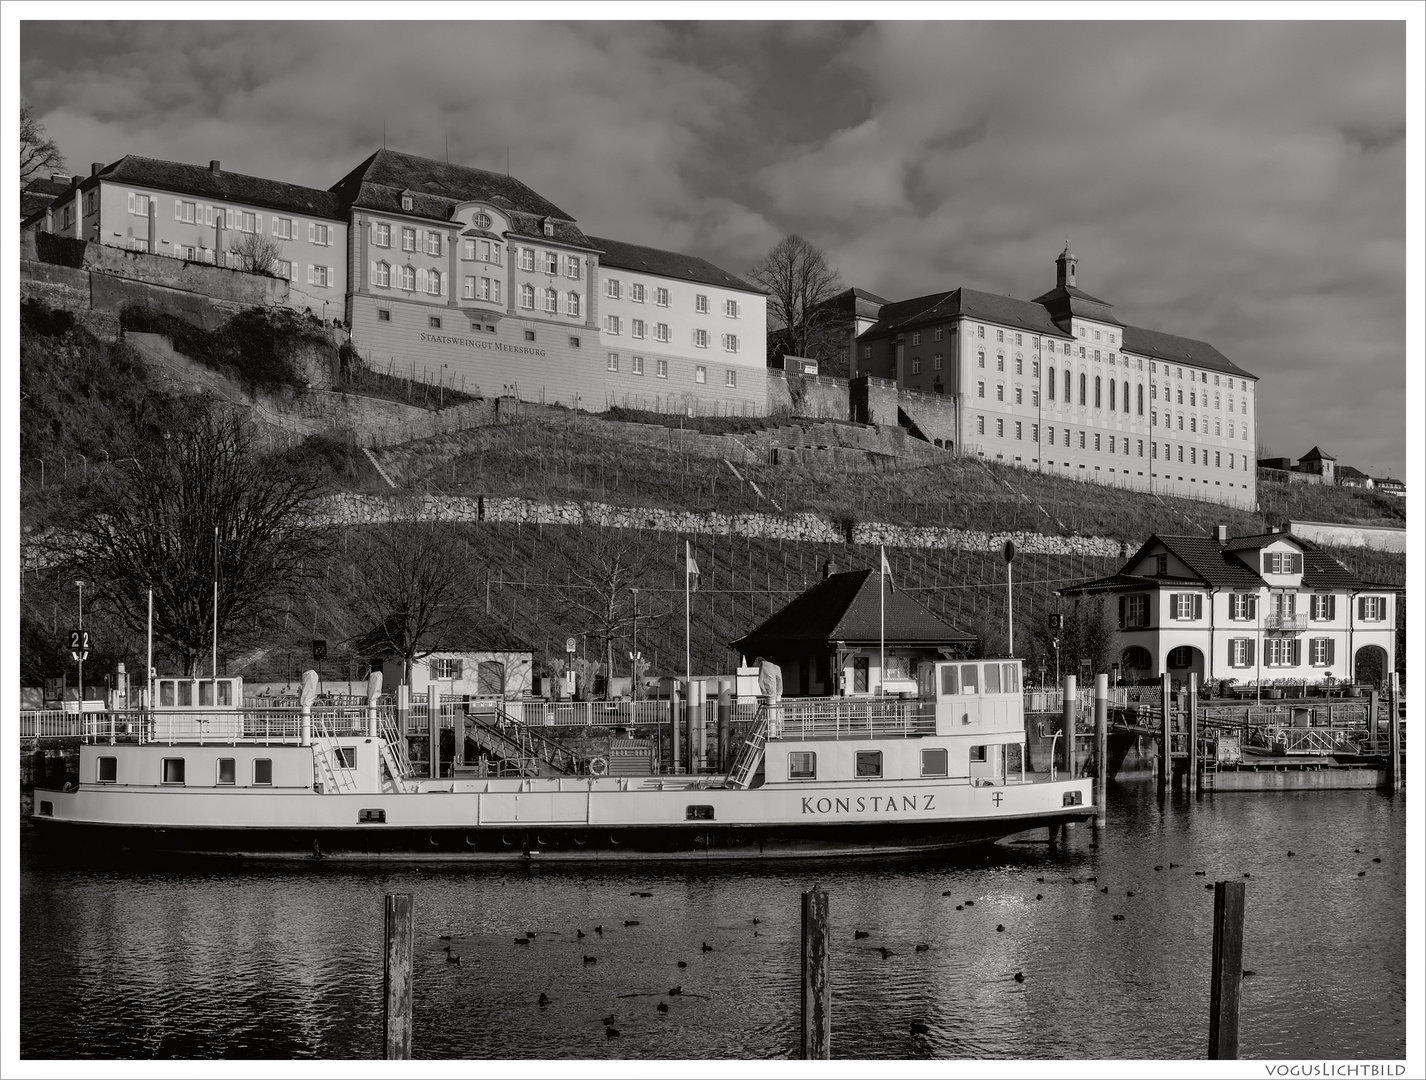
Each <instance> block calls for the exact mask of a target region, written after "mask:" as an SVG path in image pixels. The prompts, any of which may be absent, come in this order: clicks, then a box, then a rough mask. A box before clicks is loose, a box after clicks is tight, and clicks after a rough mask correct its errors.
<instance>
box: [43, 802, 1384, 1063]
mask: <svg viewBox="0 0 1426 1080" xmlns="http://www.w3.org/2000/svg"><path fill="white" fill-rule="evenodd" d="M27 832H28V830H27ZM1405 838H1406V803H1405V799H1404V797H1402V796H1398V797H1396V798H1391V797H1388V796H1384V795H1381V794H1378V793H1375V792H1361V791H1344V792H1306V793H1302V794H1285V793H1261V794H1241V793H1237V794H1229V793H1221V794H1216V795H1207V796H1202V797H1201V798H1200V799H1199V800H1198V801H1197V802H1196V803H1193V804H1190V803H1189V802H1187V801H1185V800H1184V798H1183V797H1182V796H1175V797H1172V798H1169V799H1160V798H1159V797H1158V796H1157V795H1156V793H1155V791H1154V786H1153V783H1152V782H1151V781H1145V782H1133V781H1131V782H1128V783H1125V784H1121V785H1118V786H1117V787H1115V788H1112V789H1111V792H1110V823H1109V826H1108V828H1107V829H1105V830H1104V831H1103V832H1102V834H1100V836H1099V838H1098V843H1097V844H1096V843H1095V835H1094V833H1093V832H1092V831H1091V829H1090V828H1089V827H1088V826H1081V827H1078V828H1077V829H1075V830H1074V835H1073V837H1072V838H1071V840H1070V842H1069V843H1068V844H1067V845H1064V846H1063V847H1062V848H1060V849H1059V850H1056V851H1051V850H1050V849H1049V847H1048V845H1047V844H1046V843H1045V839H1044V832H1043V831H1040V832H1039V833H1036V834H1029V835H1027V836H1025V837H1022V838H1021V841H1022V842H1009V843H1005V844H1002V845H1000V846H998V847H995V848H992V849H989V850H988V851H986V852H983V853H981V854H978V855H976V856H975V857H974V858H973V860H971V861H967V860H966V859H965V857H964V856H961V857H958V858H949V857H947V858H937V859H934V860H925V859H920V860H914V861H911V860H896V861H876V862H865V863H861V864H848V863H798V864H788V865H762V866H748V867H742V868H736V867H727V866H724V867H715V868H688V867H655V866H647V867H636V868H629V867H621V868H617V869H599V868H571V867H559V868H553V867H543V866H539V865H528V866H527V865H521V866H511V867H509V868H489V867H481V868H466V867H449V868H447V867H428V868H413V869H405V868H400V869H392V870H382V869H352V868H342V867H333V866H329V865H320V864H314V865H311V866H292V867H288V866H264V867H261V868H255V867H244V868H232V869H220V870H209V869H203V870H186V871H183V872H156V871H155V870H153V869H151V868H148V869H137V868H136V869H132V870H125V869H94V868H90V869H74V868H68V867H63V866H56V865H54V864H53V863H52V862H51V861H50V860H49V859H40V858H38V857H37V853H36V852H35V851H33V850H32V849H31V848H29V847H28V846H27V847H26V848H25V852H24V859H23V866H22V874H21V881H20V902H21V941H20V947H21V956H20V979H21V1003H20V1039H21V1045H20V1051H21V1054H22V1056H23V1057H27V1058H71V1057H101V1058H218V1057H226V1058H242V1057H260V1058H362V1057H367V1058H370V1057H378V1056H379V1055H380V1049H381V1039H382V1011H381V987H382V925H383V896H384V894H386V893H388V892H409V893H411V894H412V896H413V898H414V901H413V902H414V908H415V923H416V935H417V939H416V952H415V962H414V973H413V974H414V1001H415V1007H414V1045H415V1053H416V1056H417V1057H418V1058H437V1059H441V1058H753V1059H764V1058H778V1057H790V1056H796V1053H797V1046H798V1030H799V1028H798V1024H799V1011H798V1010H799V970H800V969H799V964H800V952H799V949H800V901H799V896H800V893H801V892H802V890H804V889H806V888H810V887H811V886H812V885H813V884H819V885H820V886H821V887H822V888H823V889H825V890H826V891H827V892H829V893H830V909H831V925H832V933H833V939H834V950H833V953H832V957H831V963H832V969H831V971H832V984H833V1003H832V1032H833V1034H832V1049H833V1055H834V1057H837V1058H952V1059H955V1058H959V1059H976V1058H1000V1059H1012V1060H1013V1059H1053V1058H1078V1059H1133V1058H1169V1059H1179V1058H1202V1057H1204V1056H1205V1054H1206V1047H1207V1040H1208V1035H1207V1031H1208V1001H1209V973H1210V968H1211V955H1212V939H1213V925H1212V917H1213V893H1212V892H1211V891H1210V890H1209V889H1207V888H1205V885H1206V884H1208V883H1211V882H1213V881H1214V880H1245V878H1246V885H1247V902H1246V918H1245V930H1244V949H1243V952H1244V957H1243V966H1244V967H1245V968H1247V969H1249V970H1252V971H1254V972H1255V974H1254V975H1252V976H1250V977H1248V978H1245V979H1244V981H1243V987H1242V1010H1241V1020H1240V1037H1239V1045H1240V1056H1241V1057H1244V1058H1267V1059H1276V1058H1312V1059H1321V1058H1327V1059H1337V1058H1353V1059H1364V1058H1365V1059H1383V1058H1401V1057H1403V1056H1404V1055H1405V1052H1406V955H1405V945H1406V881H1405V876H1406V875H1405V846H1406V845H1405ZM27 844H28V841H27ZM1355 849H1360V853H1357V851H1356V850H1355ZM1288 851H1292V852H1294V853H1295V854H1293V855H1292V856H1289V855H1288V854H1287V853H1288ZM1375 859H1380V860H1381V861H1380V862H1376V861H1374V860H1375ZM1170 864H1179V865H1177V866H1171V865H1170ZM1158 866H1162V867H1163V869H1161V870H1160V869H1156V867H1158ZM1196 870H1203V871H1206V874H1205V875H1204V876H1197V875H1195V873H1194V872H1195V871H1196ZM1362 871H1365V876H1360V875H1361V872H1362ZM1090 877H1093V878H1097V881H1094V882H1086V881H1084V879H1085V878H1090ZM1040 878H1044V881H1043V882H1041V881H1040V880H1039V879H1040ZM1072 879H1080V883H1079V884H1074V883H1072ZM1102 888H1108V890H1109V891H1108V893H1107V894H1106V893H1103V892H1101V891H1100V890H1101V889H1102ZM947 891H949V893H950V895H949V896H946V895H943V893H945V892H947ZM641 892H648V893H652V895H651V896H647V897H645V896H638V895H633V894H636V893H641ZM1129 892H1132V893H1133V894H1134V895H1133V896H1129V895H1127V894H1128V893H1129ZM968 902H971V903H970V904H969V906H967V903H968ZM1116 914H1118V915H1123V916H1124V918H1123V920H1122V921H1118V920H1115V919H1114V918H1113V916H1114V915H1116ZM754 920H757V922H756V923H755V922H754ZM628 923H636V925H627V924H628ZM596 926H600V927H602V928H603V933H602V934H599V933H597V932H596V929H595V927H596ZM1002 926H1003V927H1004V929H1003V930H1000V929H998V928H999V927H1002ZM531 930H533V931H534V932H535V937H534V939H533V941H531V942H530V943H529V944H526V945H517V944H515V939H516V938H517V937H521V938H523V937H524V936H525V935H526V932H527V931H531ZM581 930H582V931H583V933H584V934H585V935H586V936H585V937H583V938H580V937H578V936H577V931H581ZM857 930H861V931H865V932H866V934H867V935H868V936H866V937H864V938H857V937H856V936H855V931H857ZM442 934H449V935H451V941H450V944H451V945H452V949H453V952H454V953H455V954H457V955H459V956H460V957H461V958H462V962H461V964H460V965H458V966H457V965H455V964H450V963H447V962H446V959H445V952H444V951H443V948H442V946H443V945H444V944H446V943H445V942H443V941H442V940H441V935H442ZM705 943H706V944H707V945H708V946H710V951H705V950H704V948H703V945H704V944H705ZM918 944H924V945H926V946H928V948H927V949H926V950H925V951H917V949H916V946H917V945H918ZM882 947H885V948H887V949H889V950H890V951H891V955H890V956H888V957H885V958H883V956H882V954H881V952H880V951H879V950H880V948H882ZM586 956H591V957H594V958H595V960H596V962H594V963H586V962H585V960H584V958H585V957H586ZM679 961H683V962H684V963H685V964H686V965H687V966H686V967H683V968H680V967H678V962H679ZM1017 972H1020V973H1021V974H1023V975H1024V981H1023V982H1017V981H1016V980H1015V978H1014V976H1015V974H1016V973H1017ZM675 987H681V988H682V993H680V994H676V995H672V996H670V994H669V991H670V990H671V989H673V988H675ZM541 993H544V994H546V995H548V997H549V998H550V999H551V1001H550V1004H548V1005H546V1006H540V1005H539V1004H538V999H539V996H540V994H541ZM659 1003H664V1004H666V1005H668V1010H667V1011H666V1012H660V1011H659V1010H658V1008H657V1006H658V1004H659ZM611 1014H612V1015H613V1017H614V1027H615V1028H616V1029H617V1030H618V1031H619V1033H620V1034H619V1037H617V1038H610V1037H608V1036H607V1035H606V1032H605V1023H604V1022H603V1020H604V1018H605V1017H608V1016H609V1015H611ZM913 1021H915V1022H919V1023H922V1024H924V1025H925V1026H926V1027H927V1029H928V1030H927V1032H926V1033H925V1034H915V1035H913V1034H912V1033H911V1024H912V1022H913Z"/></svg>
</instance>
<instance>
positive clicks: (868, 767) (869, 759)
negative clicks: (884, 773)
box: [857, 750, 881, 779]
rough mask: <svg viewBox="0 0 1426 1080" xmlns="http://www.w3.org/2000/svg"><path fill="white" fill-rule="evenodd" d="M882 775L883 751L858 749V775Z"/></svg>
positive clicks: (860, 776) (861, 776) (859, 777)
mask: <svg viewBox="0 0 1426 1080" xmlns="http://www.w3.org/2000/svg"><path fill="white" fill-rule="evenodd" d="M880 775H881V751H880V750H858V751H857V777H858V779H861V778H863V777H879V776H880Z"/></svg>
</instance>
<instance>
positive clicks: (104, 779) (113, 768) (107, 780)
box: [96, 757, 119, 784]
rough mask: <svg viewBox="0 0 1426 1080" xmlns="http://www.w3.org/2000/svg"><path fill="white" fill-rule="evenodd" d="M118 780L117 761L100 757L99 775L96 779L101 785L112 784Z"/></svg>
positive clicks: (116, 759)
mask: <svg viewBox="0 0 1426 1080" xmlns="http://www.w3.org/2000/svg"><path fill="white" fill-rule="evenodd" d="M118 778H119V759H118V758H112V757H102V758H100V759H99V775H98V776H97V777H96V779H97V780H98V781H99V783H101V784H112V783H113V782H114V781H115V780H117V779H118Z"/></svg>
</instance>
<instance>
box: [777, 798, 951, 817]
mask: <svg viewBox="0 0 1426 1080" xmlns="http://www.w3.org/2000/svg"><path fill="white" fill-rule="evenodd" d="M935 798H936V796H935V795H857V796H855V797H852V796H848V797H847V798H845V799H819V798H817V797H816V796H814V795H807V796H804V797H803V799H802V812H803V813H804V814H832V813H837V814H865V813H867V812H871V813H873V814H890V813H899V812H901V811H903V810H934V809H935V808H936V807H935V805H934V801H935Z"/></svg>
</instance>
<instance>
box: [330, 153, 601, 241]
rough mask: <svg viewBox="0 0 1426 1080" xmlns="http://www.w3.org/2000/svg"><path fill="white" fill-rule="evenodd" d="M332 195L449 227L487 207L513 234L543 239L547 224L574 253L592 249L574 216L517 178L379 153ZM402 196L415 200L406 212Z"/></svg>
mask: <svg viewBox="0 0 1426 1080" xmlns="http://www.w3.org/2000/svg"><path fill="white" fill-rule="evenodd" d="M331 191H332V193H333V194H334V195H335V196H337V198H338V199H339V200H340V201H341V203H342V205H343V206H344V207H346V208H348V209H351V208H356V209H361V210H376V211H381V212H385V213H389V214H410V215H413V216H415V217H423V218H434V219H435V220H437V221H449V220H450V219H451V214H452V212H453V211H454V210H455V208H456V207H457V206H459V205H460V204H461V203H467V202H486V203H489V204H490V205H491V206H494V207H496V208H498V209H500V210H501V211H503V212H504V213H506V214H507V215H508V216H509V217H510V224H511V231H512V232H514V233H516V234H518V235H521V236H529V237H537V238H544V236H545V232H544V225H545V222H546V220H547V219H548V220H549V223H550V224H551V225H552V226H553V227H554V235H553V236H551V237H550V239H553V240H557V241H559V242H560V243H562V244H567V245H569V246H571V247H583V248H588V247H592V246H593V245H591V244H590V242H589V239H588V237H586V236H585V235H584V233H583V232H581V231H580V229H579V227H578V226H577V225H575V224H574V219H573V218H572V217H570V215H568V214H566V213H565V212H564V211H563V210H561V209H560V208H559V207H558V206H556V205H555V204H554V203H552V202H550V201H549V200H548V199H546V198H544V197H543V196H542V195H540V194H538V193H537V192H535V191H533V190H531V189H530V188H529V187H527V186H525V185H524V184H523V183H521V182H520V181H519V180H516V179H515V178H514V177H513V176H506V175H505V174H504V173H496V172H489V171H488V170H486V169H474V168H471V167H470V166H468V165H451V164H449V163H447V162H444V161H435V160H433V159H431V158H423V157H417V156H416V155H414V154H403V153H401V152H399V151H396V150H378V151H377V152H376V153H374V154H372V155H371V156H370V157H369V158H367V159H366V160H365V161H363V162H362V163H361V164H360V165H358V166H357V167H356V168H355V169H353V170H352V171H351V172H349V173H347V175H346V176H344V177H342V178H341V179H340V180H338V181H337V182H336V183H335V184H333V185H332V187H331ZM403 195H409V196H410V197H411V209H410V210H404V209H402V206H401V197H402V196H403Z"/></svg>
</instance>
